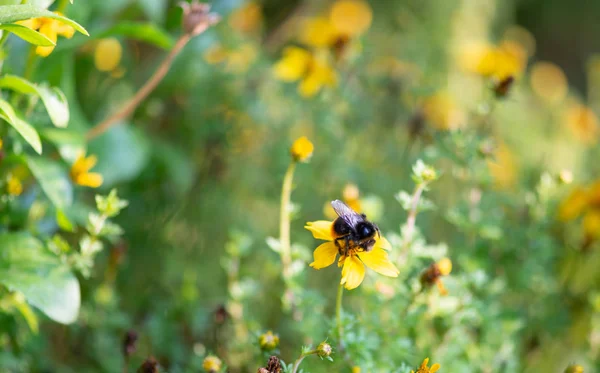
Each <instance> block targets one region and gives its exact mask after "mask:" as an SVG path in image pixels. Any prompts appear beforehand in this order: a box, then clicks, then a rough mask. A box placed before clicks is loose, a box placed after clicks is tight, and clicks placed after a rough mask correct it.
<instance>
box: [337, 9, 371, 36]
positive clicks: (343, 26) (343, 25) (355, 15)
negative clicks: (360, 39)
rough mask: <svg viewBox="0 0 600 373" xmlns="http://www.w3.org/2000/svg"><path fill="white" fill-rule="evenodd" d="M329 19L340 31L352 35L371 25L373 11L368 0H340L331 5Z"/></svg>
mask: <svg viewBox="0 0 600 373" xmlns="http://www.w3.org/2000/svg"><path fill="white" fill-rule="evenodd" d="M329 19H330V21H331V24H332V25H333V27H334V28H335V29H336V30H337V31H338V32H339V33H341V34H344V35H348V36H350V37H352V36H357V35H360V34H362V33H364V32H365V31H367V30H368V29H369V27H371V22H372V20H373V12H372V11H371V7H370V6H369V4H368V3H367V2H366V1H361V0H338V1H336V2H335V3H334V4H333V6H332V7H331V12H330V13H329Z"/></svg>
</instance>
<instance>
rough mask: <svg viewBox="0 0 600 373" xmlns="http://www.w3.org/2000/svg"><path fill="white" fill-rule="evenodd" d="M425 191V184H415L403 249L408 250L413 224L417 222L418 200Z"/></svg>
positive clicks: (413, 228)
mask: <svg viewBox="0 0 600 373" xmlns="http://www.w3.org/2000/svg"><path fill="white" fill-rule="evenodd" d="M424 189H425V183H420V184H417V187H416V188H415V193H414V194H413V197H412V201H411V204H410V210H409V211H408V218H407V219H406V231H405V233H406V237H405V240H404V249H405V250H406V249H407V248H408V245H409V242H410V241H411V240H412V236H413V232H414V230H415V223H416V221H417V213H418V210H419V200H420V199H421V195H422V194H423V190H424Z"/></svg>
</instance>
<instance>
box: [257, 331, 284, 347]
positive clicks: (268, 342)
mask: <svg viewBox="0 0 600 373" xmlns="http://www.w3.org/2000/svg"><path fill="white" fill-rule="evenodd" d="M258 344H259V346H260V348H261V349H262V350H263V351H271V350H274V349H276V348H277V346H279V336H278V335H277V334H273V332H272V331H270V330H269V331H267V332H266V333H263V334H261V335H260V336H259V337H258Z"/></svg>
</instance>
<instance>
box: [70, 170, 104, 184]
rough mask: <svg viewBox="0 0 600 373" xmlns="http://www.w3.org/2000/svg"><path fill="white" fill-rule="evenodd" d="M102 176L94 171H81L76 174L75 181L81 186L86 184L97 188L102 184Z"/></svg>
mask: <svg viewBox="0 0 600 373" xmlns="http://www.w3.org/2000/svg"><path fill="white" fill-rule="evenodd" d="M103 181H104V178H103V177H102V175H100V174H99V173H96V172H90V173H87V172H86V173H83V174H80V175H78V176H77V178H76V179H75V182H76V183H77V184H79V185H81V186H86V187H90V188H98V187H99V186H100V185H102V182H103Z"/></svg>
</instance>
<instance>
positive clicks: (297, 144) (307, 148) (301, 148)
mask: <svg viewBox="0 0 600 373" xmlns="http://www.w3.org/2000/svg"><path fill="white" fill-rule="evenodd" d="M314 148H315V147H314V145H313V143H312V142H310V140H309V139H308V138H307V137H306V136H302V137H300V138H298V139H297V140H296V141H294V143H293V144H292V147H291V148H290V153H291V154H292V158H294V160H295V161H297V162H306V161H308V160H309V159H310V157H311V156H312V153H313V150H314Z"/></svg>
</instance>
